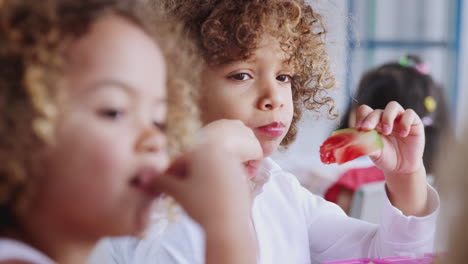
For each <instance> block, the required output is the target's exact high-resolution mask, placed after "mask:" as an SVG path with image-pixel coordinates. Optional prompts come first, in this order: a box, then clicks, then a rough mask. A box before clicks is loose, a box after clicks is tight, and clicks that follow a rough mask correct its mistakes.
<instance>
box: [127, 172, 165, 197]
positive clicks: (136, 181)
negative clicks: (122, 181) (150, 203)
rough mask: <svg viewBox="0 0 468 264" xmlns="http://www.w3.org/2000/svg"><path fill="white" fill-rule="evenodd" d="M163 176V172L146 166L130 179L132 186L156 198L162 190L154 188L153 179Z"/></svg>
mask: <svg viewBox="0 0 468 264" xmlns="http://www.w3.org/2000/svg"><path fill="white" fill-rule="evenodd" d="M160 176H162V173H160V172H158V170H156V169H153V168H144V169H142V170H140V171H138V172H137V174H136V175H135V176H134V177H133V178H132V179H131V180H130V186H132V187H134V188H136V189H138V190H139V191H141V192H143V193H145V194H146V195H148V196H150V197H153V198H156V197H158V196H160V195H161V194H162V192H160V191H158V190H156V188H154V184H153V179H154V178H156V177H160Z"/></svg>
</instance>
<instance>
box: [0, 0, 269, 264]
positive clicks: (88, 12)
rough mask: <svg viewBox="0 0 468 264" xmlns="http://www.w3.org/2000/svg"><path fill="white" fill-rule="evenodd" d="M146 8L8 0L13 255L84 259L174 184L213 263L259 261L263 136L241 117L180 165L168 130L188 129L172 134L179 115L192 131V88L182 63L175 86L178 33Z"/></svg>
mask: <svg viewBox="0 0 468 264" xmlns="http://www.w3.org/2000/svg"><path fill="white" fill-rule="evenodd" d="M141 12H142V9H141V7H139V6H138V5H136V4H135V3H134V1H125V0H115V1H114V0H89V1H75V0H46V1H26V0H25V1H23V0H5V1H1V2H0V216H1V217H0V218H1V223H0V263H2V264H7V263H36V264H51V263H72V264H73V263H85V261H86V259H87V255H88V254H89V253H90V251H91V249H92V248H93V247H94V245H95V244H96V242H97V241H98V239H100V238H101V237H103V236H117V235H131V234H134V235H136V234H139V233H141V232H142V230H143V229H144V228H145V226H146V225H147V223H148V214H149V212H150V208H151V204H152V201H153V200H154V198H155V197H157V196H158V192H162V191H164V192H167V193H169V194H171V195H173V196H174V197H175V198H176V199H177V200H178V201H179V202H180V203H181V204H182V205H183V206H185V209H186V211H187V212H188V213H189V214H190V215H191V216H192V217H193V218H194V219H196V220H197V221H199V223H200V224H201V225H202V226H203V227H204V228H205V230H206V234H207V241H208V247H207V262H210V263H238V264H240V263H242V264H243V263H253V262H254V261H255V255H254V251H253V249H252V248H253V247H254V246H253V245H254V244H253V238H252V237H251V236H250V233H249V226H248V215H249V209H250V204H249V203H250V201H249V199H247V198H246V197H247V196H248V188H247V184H246V183H245V180H244V179H243V178H239V177H238V176H239V174H241V175H243V174H246V173H245V171H244V168H243V167H242V166H241V165H240V164H241V163H242V162H243V160H242V159H243V158H244V157H245V158H246V159H255V158H258V156H259V155H260V156H261V148H260V146H259V144H258V142H257V140H256V139H255V137H254V135H253V134H252V132H251V131H250V130H249V129H247V128H245V126H243V125H241V124H240V122H232V123H229V124H228V125H225V124H223V126H227V127H228V128H229V129H227V130H226V131H224V132H225V133H224V134H218V135H216V137H213V136H212V135H207V136H205V138H204V141H203V142H198V143H195V145H194V146H193V147H192V149H191V150H190V151H189V152H186V153H185V154H183V155H182V156H180V157H179V158H177V159H176V161H175V162H173V163H172V164H169V157H168V154H167V153H168V147H167V146H166V145H167V144H166V141H168V142H169V145H168V146H169V147H171V146H173V144H172V143H170V142H177V141H180V142H182V141H183V139H182V138H179V137H175V138H171V137H173V136H174V135H171V134H169V135H168V138H167V140H166V132H165V131H166V124H167V129H168V130H169V131H171V130H174V129H177V130H180V131H188V130H187V129H188V128H187V125H189V124H190V122H191V121H190V120H191V118H193V116H192V114H191V113H190V112H186V111H184V108H182V107H180V104H182V103H184V104H186V103H188V102H190V100H189V98H186V97H184V95H186V94H188V93H187V92H188V91H190V89H191V88H189V87H188V86H185V85H183V83H182V81H183V79H184V75H183V70H184V69H181V68H179V69H178V70H179V73H180V76H178V78H174V79H173V80H171V83H172V84H178V85H177V86H171V87H170V89H169V91H168V92H167V88H166V65H165V60H164V57H163V53H162V49H164V47H165V43H166V41H167V40H168V39H171V35H168V33H164V31H162V30H161V28H162V26H163V24H161V23H158V24H154V23H150V21H147V20H146V17H147V16H146V15H143V14H142V13H141ZM154 21H155V19H153V20H152V22H154ZM155 27H157V29H155ZM153 33H154V34H155V37H156V38H157V39H159V41H158V42H155V39H154V38H153V37H152V35H153ZM135 47H138V49H135ZM173 47H174V46H171V48H173ZM178 52H179V53H182V51H181V50H178ZM171 59H172V60H176V59H177V58H174V57H173V58H171ZM180 59H183V58H180ZM180 63H181V64H184V63H183V62H180ZM186 63H189V61H186ZM170 65H171V64H170ZM170 65H169V67H168V69H169V70H171V69H172V66H170ZM190 66H191V65H187V68H186V70H188V69H190V70H192V71H193V70H194V68H193V67H190ZM184 87H185V88H184ZM176 88H177V89H176ZM168 97H169V98H168ZM168 104H169V106H168ZM178 105H179V106H178ZM189 108H190V107H187V109H189ZM167 109H169V111H172V112H171V113H169V114H168V115H167V114H166V112H167V111H168V110H167ZM174 111H179V113H176V112H174ZM166 115H167V116H169V118H168V119H167V120H166ZM171 117H174V118H171ZM184 117H186V120H184ZM177 136H183V137H187V136H188V135H187V134H184V133H179V134H177ZM238 137H242V141H240V140H238V142H237V145H236V147H235V148H234V147H233V146H230V147H229V148H228V147H227V145H225V144H224V145H223V144H222V143H223V142H225V141H228V140H233V139H234V140H235V139H236V138H238ZM244 144H245V145H244ZM226 155H227V156H228V157H229V159H225V158H224V156H226ZM220 157H223V158H220ZM212 162H214V163H212ZM169 174H171V175H169ZM245 177H246V176H245ZM213 190H215V191H213ZM220 194H222V195H223V196H222V197H220ZM234 217H240V219H237V221H233V220H232V219H233V218H234ZM226 231H228V232H229V231H232V234H230V236H231V238H232V240H229V241H227V240H225V239H224V238H223V236H224V235H225V232H226Z"/></svg>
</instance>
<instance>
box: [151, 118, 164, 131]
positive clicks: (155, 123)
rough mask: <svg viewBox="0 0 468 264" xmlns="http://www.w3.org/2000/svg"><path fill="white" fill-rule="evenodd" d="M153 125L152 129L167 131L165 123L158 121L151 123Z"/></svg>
mask: <svg viewBox="0 0 468 264" xmlns="http://www.w3.org/2000/svg"><path fill="white" fill-rule="evenodd" d="M153 125H154V127H156V128H157V129H159V130H161V131H162V132H166V129H167V126H166V123H162V122H159V121H153Z"/></svg>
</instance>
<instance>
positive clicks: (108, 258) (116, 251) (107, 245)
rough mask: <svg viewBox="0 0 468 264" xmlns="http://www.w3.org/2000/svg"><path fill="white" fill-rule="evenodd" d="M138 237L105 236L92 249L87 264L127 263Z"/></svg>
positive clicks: (129, 261) (129, 260)
mask: <svg viewBox="0 0 468 264" xmlns="http://www.w3.org/2000/svg"><path fill="white" fill-rule="evenodd" d="M137 243H138V239H136V238H133V237H122V238H106V239H103V240H101V241H100V242H99V243H98V245H97V246H96V248H95V249H94V250H93V253H92V254H91V256H90V258H89V259H88V261H87V262H86V263H87V264H103V263H105V264H128V263H131V257H132V255H133V249H134V248H135V247H136V244H137Z"/></svg>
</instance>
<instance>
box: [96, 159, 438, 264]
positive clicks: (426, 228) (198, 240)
mask: <svg viewBox="0 0 468 264" xmlns="http://www.w3.org/2000/svg"><path fill="white" fill-rule="evenodd" d="M260 173H263V174H264V175H263V176H265V175H266V176H267V178H268V180H267V181H266V183H265V184H264V185H263V191H262V192H261V193H259V194H258V195H257V197H256V198H255V200H254V204H253V209H252V210H253V211H252V220H253V224H254V227H255V231H256V235H257V239H258V245H259V253H258V263H260V264H273V263H278V264H284V263H293V264H299V263H304V264H306V263H307V264H308V263H321V262H323V261H329V260H336V259H345V258H358V257H385V256H397V255H400V256H401V255H405V256H415V255H420V254H421V255H422V254H424V253H429V252H432V249H433V243H434V233H435V229H436V228H435V227H436V226H435V223H436V219H437V215H438V211H439V204H440V202H439V196H438V194H437V192H436V191H435V190H434V189H433V188H432V187H430V186H429V185H428V190H429V192H428V199H429V208H430V214H429V215H427V216H425V217H414V216H404V215H403V214H402V212H401V211H400V210H398V209H397V208H395V207H393V206H392V205H391V204H390V201H389V200H388V198H387V199H386V201H385V203H384V206H383V208H382V219H381V222H380V225H376V224H370V223H367V222H363V221H360V220H357V219H354V218H350V217H348V216H346V215H345V213H344V212H343V211H342V210H341V208H340V207H338V206H337V205H335V204H333V203H330V202H327V201H325V200H324V199H322V198H321V197H318V196H316V195H314V194H312V193H311V192H309V191H308V190H307V189H305V188H303V187H302V186H301V185H300V184H299V182H298V180H297V179H296V178H295V177H294V176H293V175H291V174H289V173H287V172H285V171H283V170H282V169H281V168H280V167H279V166H278V165H277V164H276V163H275V162H274V161H273V160H271V159H266V160H265V162H264V165H263V168H262V169H261V170H260ZM161 225H165V224H162V223H159V226H153V227H151V228H150V230H149V232H148V234H147V235H146V236H145V238H144V239H142V240H136V239H134V238H124V239H119V240H110V242H109V244H108V247H107V248H106V249H105V250H108V252H109V253H110V255H111V256H112V259H113V260H114V263H138V264H144V263H155V264H158V263H164V264H172V263H173V264H176V263H177V264H194V263H199V264H202V263H205V262H204V254H205V244H204V237H203V231H202V229H201V228H200V227H199V226H198V224H197V223H195V222H194V221H192V220H191V219H190V218H189V217H188V216H186V215H183V216H182V218H181V219H180V220H179V221H177V222H176V223H172V224H168V225H167V226H166V227H164V228H161ZM123 260H124V261H123Z"/></svg>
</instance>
